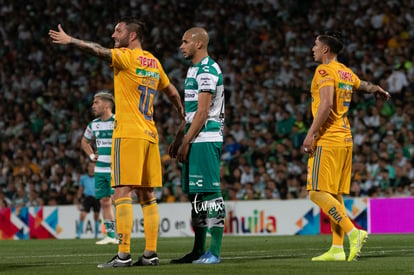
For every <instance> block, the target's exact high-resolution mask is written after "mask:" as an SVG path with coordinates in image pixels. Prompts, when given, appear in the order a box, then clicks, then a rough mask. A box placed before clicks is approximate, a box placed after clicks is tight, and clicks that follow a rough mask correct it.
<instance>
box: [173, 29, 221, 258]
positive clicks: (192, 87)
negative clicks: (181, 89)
mask: <svg viewBox="0 0 414 275" xmlns="http://www.w3.org/2000/svg"><path fill="white" fill-rule="evenodd" d="M208 42H209V37H208V34H207V31H206V30H205V29H203V28H191V29H189V30H187V31H186V32H185V33H184V35H183V38H182V44H181V46H180V50H181V51H182V53H183V55H184V57H185V58H186V59H189V60H191V62H192V66H191V67H190V68H189V69H188V71H187V77H186V80H185V116H186V118H185V123H183V125H182V127H181V128H180V130H179V131H178V133H177V136H176V138H175V139H174V141H173V143H172V144H171V147H170V156H171V157H177V159H178V160H179V161H180V162H182V163H183V173H182V175H183V176H182V184H183V191H184V192H185V193H187V194H188V197H189V200H190V202H191V205H192V211H191V218H192V225H193V229H194V232H195V240H194V247H193V250H192V251H191V252H190V253H189V254H187V255H185V256H184V257H182V258H180V259H174V260H172V261H171V263H175V264H180V263H196V264H217V263H220V249H221V240H222V237H223V229H224V217H225V208H224V202H223V197H222V195H221V187H220V155H221V147H222V144H223V125H224V86H223V76H222V73H221V69H220V67H219V65H218V64H217V63H216V62H215V61H214V60H213V59H211V57H210V56H209V55H208V52H207V47H208ZM207 229H208V230H209V231H210V234H211V243H210V247H209V249H208V251H207V252H206V251H205V242H206V234H207Z"/></svg>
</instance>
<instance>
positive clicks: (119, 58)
mask: <svg viewBox="0 0 414 275" xmlns="http://www.w3.org/2000/svg"><path fill="white" fill-rule="evenodd" d="M111 53H112V64H111V66H112V67H114V68H117V69H120V70H124V69H127V68H129V66H130V60H131V58H130V55H131V50H130V49H128V48H115V49H111Z"/></svg>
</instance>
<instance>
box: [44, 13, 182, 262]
mask: <svg viewBox="0 0 414 275" xmlns="http://www.w3.org/2000/svg"><path fill="white" fill-rule="evenodd" d="M49 36H50V37H51V39H52V42H53V43H56V44H71V45H74V46H75V47H77V48H79V49H82V50H85V51H87V52H89V53H91V54H93V55H95V56H98V57H100V58H102V59H104V60H106V61H108V62H109V63H110V65H111V66H112V67H113V70H114V95H115V108H116V113H117V115H116V120H115V126H114V133H113V142H112V186H113V187H114V188H115V193H114V201H115V207H116V212H115V213H116V229H117V233H118V239H119V245H118V254H117V255H116V256H115V257H113V259H111V260H110V261H109V262H107V263H103V264H99V265H98V267H100V268H107V267H128V266H131V263H132V260H131V254H130V241H131V230H132V222H133V213H132V198H131V193H132V191H133V190H136V192H137V195H138V198H139V200H140V203H141V206H142V211H143V216H144V231H145V251H144V254H143V255H142V257H140V258H139V259H138V261H137V262H135V263H134V265H158V263H159V259H158V256H157V253H156V250H157V238H158V226H159V214H158V206H157V202H156V199H155V195H154V187H160V186H162V176H161V161H160V153H159V149H158V132H157V128H156V126H155V122H154V119H153V100H154V96H155V93H156V92H157V91H163V92H164V93H165V94H166V95H167V97H168V98H169V100H170V101H171V103H172V104H173V105H174V106H175V108H176V109H177V111H178V113H179V114H180V115H181V117H182V119H184V108H183V106H182V103H181V99H180V96H179V94H178V91H177V89H176V88H175V87H174V86H173V85H172V84H171V83H170V81H169V79H168V77H167V75H166V74H165V72H164V70H163V68H162V66H161V63H160V62H159V61H158V59H156V58H155V57H154V56H153V55H152V54H151V53H150V52H148V51H144V50H143V49H142V41H143V24H142V23H141V22H140V21H138V20H136V19H134V18H125V19H121V20H120V21H119V23H118V24H116V26H115V31H114V33H113V34H112V38H113V39H114V41H115V48H113V49H107V48H104V47H102V46H101V45H99V44H96V43H93V42H89V41H83V40H80V39H76V38H73V37H71V36H69V35H67V34H66V33H65V32H64V30H63V29H62V27H61V26H60V25H58V31H54V30H50V31H49Z"/></svg>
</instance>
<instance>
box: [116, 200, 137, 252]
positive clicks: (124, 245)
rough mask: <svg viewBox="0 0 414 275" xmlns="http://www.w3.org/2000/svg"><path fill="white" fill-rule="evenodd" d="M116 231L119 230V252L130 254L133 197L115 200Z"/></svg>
mask: <svg viewBox="0 0 414 275" xmlns="http://www.w3.org/2000/svg"><path fill="white" fill-rule="evenodd" d="M115 209H116V211H115V215H116V231H117V232H118V239H119V246H118V253H124V254H130V252H131V231H132V220H133V217H132V216H133V213H132V199H131V198H129V197H123V198H119V199H117V200H115Z"/></svg>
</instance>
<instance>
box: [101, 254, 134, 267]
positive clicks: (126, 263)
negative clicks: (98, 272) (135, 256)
mask: <svg viewBox="0 0 414 275" xmlns="http://www.w3.org/2000/svg"><path fill="white" fill-rule="evenodd" d="M131 263H132V260H131V256H130V255H128V257H127V258H126V259H120V258H119V257H118V255H116V256H115V257H113V258H112V260H110V261H109V262H107V263H103V264H98V267H99V268H111V267H130V266H131Z"/></svg>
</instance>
